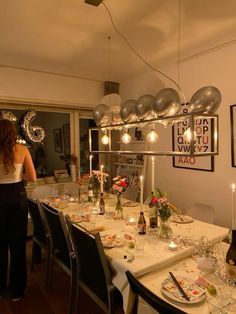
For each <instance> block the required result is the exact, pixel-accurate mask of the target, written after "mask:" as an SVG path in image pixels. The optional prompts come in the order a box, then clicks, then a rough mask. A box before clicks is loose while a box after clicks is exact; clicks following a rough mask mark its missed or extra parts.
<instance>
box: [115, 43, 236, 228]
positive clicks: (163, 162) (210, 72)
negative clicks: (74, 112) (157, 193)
mask: <svg viewBox="0 0 236 314" xmlns="http://www.w3.org/2000/svg"><path fill="white" fill-rule="evenodd" d="M235 56H236V46H235V45H234V46H229V47H224V48H222V49H220V50H218V51H214V52H211V53H208V54H205V55H201V56H199V57H196V58H195V59H192V60H188V61H185V62H183V63H182V64H181V65H180V85H181V87H182V90H183V91H184V93H185V96H186V98H187V101H189V100H190V98H191V96H192V95H193V93H194V92H195V91H197V90H198V89H199V88H201V87H203V86H208V85H212V86H216V87H217V88H218V89H219V90H220V91H221V93H222V103H221V105H220V108H219V109H218V110H217V112H216V113H218V114H219V155H218V156H216V157H215V171H214V172H204V171H196V170H189V169H188V170H186V169H181V168H173V167H172V158H171V157H166V156H163V157H156V164H155V167H156V168H155V175H156V177H155V185H156V186H157V187H159V188H160V189H161V190H164V191H166V192H167V193H168V195H169V198H170V200H171V201H172V202H173V203H174V204H175V205H176V206H177V207H179V208H181V209H183V210H187V209H188V207H189V206H190V205H191V204H192V203H194V202H203V203H207V204H209V205H212V206H214V207H215V209H216V224H219V225H222V226H227V227H231V210H232V206H231V186H230V185H231V183H232V182H236V168H233V167H231V143H230V140H231V139H230V109H229V108H230V105H232V104H235V103H236V91H235V86H236V85H235V84H236V83H235V81H236V79H235V77H236V58H235ZM161 69H162V70H163V71H164V72H165V73H167V74H168V75H170V76H172V77H173V78H174V79H176V78H177V65H176V63H173V62H172V63H170V64H169V65H168V66H165V67H164V66H163V67H162V68H161ZM155 77H156V78H155ZM157 77H158V78H157ZM160 80H161V81H162V82H160ZM140 86H142V90H141V89H140ZM164 87H172V88H175V87H174V86H173V84H172V83H169V82H168V81H167V80H166V79H165V80H163V79H162V77H161V76H157V75H156V74H155V73H153V72H152V71H151V70H149V69H147V70H146V71H145V73H144V74H143V75H142V76H141V75H140V76H139V77H137V76H136V77H135V78H133V79H129V80H127V81H126V82H122V84H121V95H122V99H123V100H125V99H129V98H133V97H134V98H136V99H137V98H138V97H139V96H141V95H142V94H145V93H152V94H153V95H155V94H156V93H157V92H158V91H159V90H160V89H162V88H164ZM175 89H176V88H175ZM164 136H165V139H164V142H169V143H170V142H171V133H170V132H169V134H167V135H164ZM160 137H161V136H160ZM161 141H163V139H161ZM150 175H151V173H150V170H149V171H148V173H147V176H146V191H148V193H149V192H150V188H151V187H150V180H149V179H147V178H150Z"/></svg>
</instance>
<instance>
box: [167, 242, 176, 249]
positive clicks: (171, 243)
mask: <svg viewBox="0 0 236 314" xmlns="http://www.w3.org/2000/svg"><path fill="white" fill-rule="evenodd" d="M168 246H169V249H170V250H171V251H175V250H177V245H176V244H175V243H174V242H173V241H171V242H170V243H169V245H168Z"/></svg>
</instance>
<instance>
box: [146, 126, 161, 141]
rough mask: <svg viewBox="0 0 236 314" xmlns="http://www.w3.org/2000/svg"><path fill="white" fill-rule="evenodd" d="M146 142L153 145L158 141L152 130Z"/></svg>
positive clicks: (155, 133)
mask: <svg viewBox="0 0 236 314" xmlns="http://www.w3.org/2000/svg"><path fill="white" fill-rule="evenodd" d="M147 140H148V142H150V143H155V142H156V141H157V140H158V134H157V132H156V131H155V130H154V129H151V131H150V132H149V133H148V135H147Z"/></svg>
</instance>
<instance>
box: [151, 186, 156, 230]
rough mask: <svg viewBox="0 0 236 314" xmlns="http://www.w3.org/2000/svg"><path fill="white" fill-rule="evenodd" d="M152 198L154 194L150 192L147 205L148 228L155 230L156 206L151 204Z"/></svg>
mask: <svg viewBox="0 0 236 314" xmlns="http://www.w3.org/2000/svg"><path fill="white" fill-rule="evenodd" d="M153 197H154V193H153V192H152V195H151V201H150V203H149V227H150V228H157V208H156V204H155V203H152V199H153Z"/></svg>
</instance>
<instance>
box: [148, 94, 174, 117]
mask: <svg viewBox="0 0 236 314" xmlns="http://www.w3.org/2000/svg"><path fill="white" fill-rule="evenodd" d="M179 110H180V97H179V94H178V93H177V92H176V90H174V89H173V88H164V89H162V90H160V91H159V92H158V93H157V94H156V96H155V98H154V104H153V111H154V113H155V115H156V116H157V117H162V116H172V115H175V114H177V113H178V112H179Z"/></svg>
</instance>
